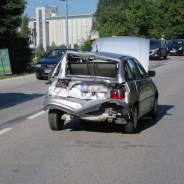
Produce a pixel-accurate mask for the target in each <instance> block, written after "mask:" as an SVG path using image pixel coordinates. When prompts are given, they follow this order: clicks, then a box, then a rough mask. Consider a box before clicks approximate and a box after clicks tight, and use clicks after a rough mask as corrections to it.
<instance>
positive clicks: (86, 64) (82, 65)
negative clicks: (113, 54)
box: [66, 60, 118, 79]
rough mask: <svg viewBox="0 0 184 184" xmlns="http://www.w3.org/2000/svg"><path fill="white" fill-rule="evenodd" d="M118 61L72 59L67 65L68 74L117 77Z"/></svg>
mask: <svg viewBox="0 0 184 184" xmlns="http://www.w3.org/2000/svg"><path fill="white" fill-rule="evenodd" d="M117 73H118V63H117V62H114V61H112V62H109V61H104V60H92V61H85V60H80V61H70V62H68V65H67V73H66V75H67V76H78V77H84V76H85V77H102V78H114V79H116V78H117Z"/></svg>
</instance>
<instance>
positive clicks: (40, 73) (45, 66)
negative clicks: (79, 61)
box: [35, 48, 76, 79]
mask: <svg viewBox="0 0 184 184" xmlns="http://www.w3.org/2000/svg"><path fill="white" fill-rule="evenodd" d="M68 50H74V51H76V49H64V48H55V49H52V50H51V51H50V52H48V53H47V54H46V55H44V57H43V58H42V59H41V60H40V61H39V62H38V63H37V64H36V68H35V71H36V78H37V79H44V78H46V79H47V78H48V74H49V72H50V71H51V69H52V68H53V67H54V66H55V65H56V64H57V63H58V62H59V61H60V60H61V58H62V57H63V55H64V54H65V53H66V51H68Z"/></svg>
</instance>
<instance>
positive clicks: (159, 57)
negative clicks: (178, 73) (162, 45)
mask: <svg viewBox="0 0 184 184" xmlns="http://www.w3.org/2000/svg"><path fill="white" fill-rule="evenodd" d="M158 60H159V61H160V60H161V53H160V52H159V53H158Z"/></svg>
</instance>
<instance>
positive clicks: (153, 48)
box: [149, 39, 168, 60]
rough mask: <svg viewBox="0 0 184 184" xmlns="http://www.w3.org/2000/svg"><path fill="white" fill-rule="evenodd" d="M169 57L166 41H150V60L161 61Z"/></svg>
mask: <svg viewBox="0 0 184 184" xmlns="http://www.w3.org/2000/svg"><path fill="white" fill-rule="evenodd" d="M167 55H168V47H167V44H166V43H165V41H164V40H161V39H151V40H150V51H149V58H150V59H158V60H161V58H164V59H167Z"/></svg>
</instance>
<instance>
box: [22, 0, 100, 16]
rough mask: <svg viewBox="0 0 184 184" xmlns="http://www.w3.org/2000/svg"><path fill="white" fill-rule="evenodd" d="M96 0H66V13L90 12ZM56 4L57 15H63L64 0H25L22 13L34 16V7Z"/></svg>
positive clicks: (92, 10) (95, 6)
mask: <svg viewBox="0 0 184 184" xmlns="http://www.w3.org/2000/svg"><path fill="white" fill-rule="evenodd" d="M97 3H98V0H68V15H81V14H90V13H92V12H95V11H96V8H97ZM53 5H56V6H58V15H60V16H64V15H65V2H64V1H61V0H27V5H26V9H25V11H24V15H28V17H29V18H35V16H36V15H35V10H36V7H40V6H53Z"/></svg>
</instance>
